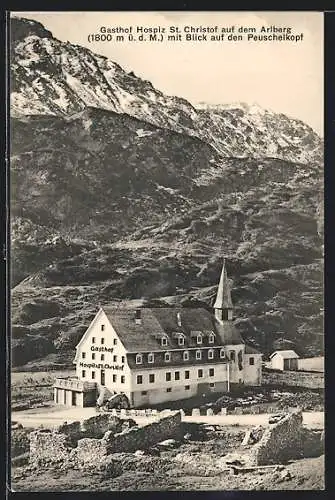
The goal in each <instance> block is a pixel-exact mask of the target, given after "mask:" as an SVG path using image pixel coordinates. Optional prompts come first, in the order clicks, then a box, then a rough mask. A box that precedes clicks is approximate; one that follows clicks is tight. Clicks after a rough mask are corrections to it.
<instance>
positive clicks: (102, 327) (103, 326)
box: [101, 325, 105, 344]
mask: <svg viewBox="0 0 335 500" xmlns="http://www.w3.org/2000/svg"><path fill="white" fill-rule="evenodd" d="M104 330H105V325H101V331H102V332H103V331H104ZM101 340H102V339H101ZM101 343H102V344H103V342H101Z"/></svg>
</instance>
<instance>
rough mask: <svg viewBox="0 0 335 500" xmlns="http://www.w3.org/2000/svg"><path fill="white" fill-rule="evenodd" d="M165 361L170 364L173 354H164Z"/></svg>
mask: <svg viewBox="0 0 335 500" xmlns="http://www.w3.org/2000/svg"><path fill="white" fill-rule="evenodd" d="M164 360H165V361H166V362H167V363H168V362H169V361H171V354H170V353H169V352H166V353H165V354H164Z"/></svg>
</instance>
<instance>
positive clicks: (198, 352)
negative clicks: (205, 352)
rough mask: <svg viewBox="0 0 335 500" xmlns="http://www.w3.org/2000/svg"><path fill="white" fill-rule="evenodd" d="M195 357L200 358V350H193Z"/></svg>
mask: <svg viewBox="0 0 335 500" xmlns="http://www.w3.org/2000/svg"><path fill="white" fill-rule="evenodd" d="M195 359H201V351H196V352H195Z"/></svg>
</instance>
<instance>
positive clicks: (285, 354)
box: [270, 349, 299, 359]
mask: <svg viewBox="0 0 335 500" xmlns="http://www.w3.org/2000/svg"><path fill="white" fill-rule="evenodd" d="M276 354H278V355H279V356H281V357H282V358H284V359H297V358H299V356H298V354H297V353H296V352H294V351H292V350H290V349H289V350H287V351H275V352H273V353H272V354H271V356H270V359H272V358H273V357H274V356H275V355H276Z"/></svg>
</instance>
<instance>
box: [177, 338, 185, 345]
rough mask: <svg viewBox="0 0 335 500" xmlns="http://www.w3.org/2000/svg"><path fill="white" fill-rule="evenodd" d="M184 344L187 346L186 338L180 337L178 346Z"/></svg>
mask: <svg viewBox="0 0 335 500" xmlns="http://www.w3.org/2000/svg"><path fill="white" fill-rule="evenodd" d="M184 344H185V339H184V337H178V345H184Z"/></svg>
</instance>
